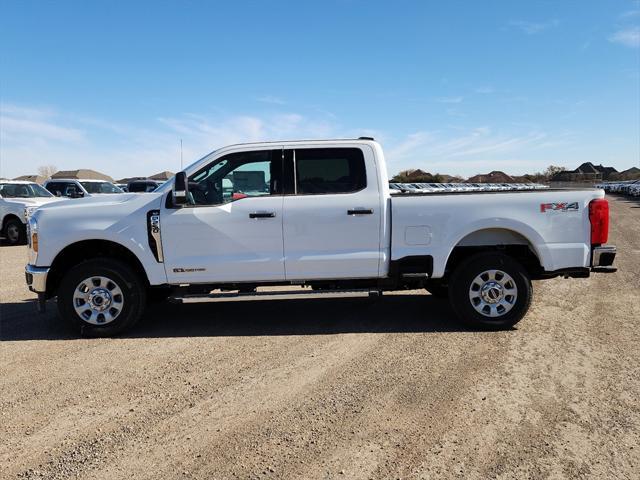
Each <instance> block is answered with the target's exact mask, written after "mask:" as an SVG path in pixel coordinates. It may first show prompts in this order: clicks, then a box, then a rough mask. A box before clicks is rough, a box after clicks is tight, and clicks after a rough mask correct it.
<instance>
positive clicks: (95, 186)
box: [80, 182, 122, 193]
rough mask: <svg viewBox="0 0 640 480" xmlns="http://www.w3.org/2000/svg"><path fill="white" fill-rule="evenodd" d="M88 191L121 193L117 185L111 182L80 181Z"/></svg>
mask: <svg viewBox="0 0 640 480" xmlns="http://www.w3.org/2000/svg"><path fill="white" fill-rule="evenodd" d="M80 184H81V185H82V186H83V187H84V189H85V190H86V191H87V192H89V193H122V190H120V189H119V188H118V187H116V186H115V185H114V184H113V183H111V182H80Z"/></svg>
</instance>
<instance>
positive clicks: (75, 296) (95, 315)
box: [58, 258, 146, 337]
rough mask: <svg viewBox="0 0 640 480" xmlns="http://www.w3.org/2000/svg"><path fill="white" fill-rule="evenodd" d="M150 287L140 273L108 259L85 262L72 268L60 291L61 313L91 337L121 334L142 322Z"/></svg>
mask: <svg viewBox="0 0 640 480" xmlns="http://www.w3.org/2000/svg"><path fill="white" fill-rule="evenodd" d="M145 302H146V290H145V288H144V285H143V282H142V280H141V279H140V277H139V276H138V274H137V273H136V272H134V271H133V270H132V269H131V268H130V267H129V266H127V265H126V264H124V263H122V262H120V261H118V260H114V259H107V258H96V259H93V260H87V261H86V262H82V263H80V264H78V265H76V266H75V267H73V268H72V269H71V270H69V271H68V272H67V273H66V274H65V275H64V277H63V278H62V282H61V284H60V288H59V290H58V312H59V313H60V316H61V317H62V318H64V319H65V320H67V321H69V322H71V324H72V325H74V326H75V327H76V328H78V329H79V330H80V334H81V335H84V336H91V337H109V336H112V335H117V334H119V333H121V332H123V331H125V330H127V329H129V328H131V327H133V325H134V324H135V323H136V322H137V321H138V319H139V318H140V316H141V315H142V312H143V311H144V306H145Z"/></svg>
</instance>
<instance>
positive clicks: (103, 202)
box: [37, 192, 162, 217]
mask: <svg viewBox="0 0 640 480" xmlns="http://www.w3.org/2000/svg"><path fill="white" fill-rule="evenodd" d="M160 197H162V194H155V192H154V193H150V194H145V195H138V194H135V193H114V194H111V195H92V196H90V197H84V198H76V199H70V200H69V201H66V202H60V203H51V204H48V205H43V206H42V207H40V208H38V210H37V211H38V212H42V214H46V215H48V213H47V212H51V213H53V212H54V211H56V212H60V213H61V214H63V212H66V213H64V215H72V216H85V215H89V216H95V217H109V216H111V215H116V216H117V215H121V214H125V212H127V211H131V210H135V209H137V208H141V207H143V206H144V205H149V204H153V203H155V201H156V200H158V201H159V199H160Z"/></svg>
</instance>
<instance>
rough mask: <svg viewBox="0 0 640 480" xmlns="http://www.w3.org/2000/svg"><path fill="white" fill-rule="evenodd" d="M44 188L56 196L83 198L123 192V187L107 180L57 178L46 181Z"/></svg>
mask: <svg viewBox="0 0 640 480" xmlns="http://www.w3.org/2000/svg"><path fill="white" fill-rule="evenodd" d="M44 188H46V189H47V190H49V191H50V192H51V193H53V194H54V195H55V196H56V197H69V198H82V197H91V196H93V195H105V194H113V193H123V191H122V190H121V189H119V188H118V187H116V186H115V185H114V184H113V183H111V182H107V181H106V180H75V179H72V178H69V179H65V178H56V179H52V180H47V181H46V182H44Z"/></svg>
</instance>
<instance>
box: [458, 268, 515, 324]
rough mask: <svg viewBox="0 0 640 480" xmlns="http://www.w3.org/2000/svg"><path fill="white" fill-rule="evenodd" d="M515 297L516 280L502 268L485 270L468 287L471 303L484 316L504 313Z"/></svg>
mask: <svg viewBox="0 0 640 480" xmlns="http://www.w3.org/2000/svg"><path fill="white" fill-rule="evenodd" d="M517 299H518V287H517V286H516V282H515V281H514V280H513V278H511V276H510V275H509V274H508V273H505V272H503V271H502V270H485V271H484V272H482V273H481V274H480V275H478V276H477V277H476V278H474V279H473V281H472V282H471V286H470V287H469V300H470V301H471V305H473V308H475V309H476V311H477V312H478V313H480V314H482V315H484V316H485V317H501V316H502V315H505V314H506V313H508V312H509V311H510V310H511V309H512V308H513V307H514V305H515V304H516V300H517Z"/></svg>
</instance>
